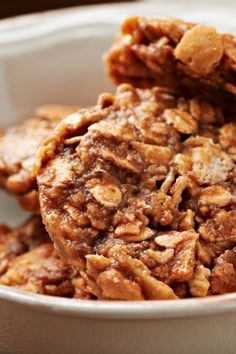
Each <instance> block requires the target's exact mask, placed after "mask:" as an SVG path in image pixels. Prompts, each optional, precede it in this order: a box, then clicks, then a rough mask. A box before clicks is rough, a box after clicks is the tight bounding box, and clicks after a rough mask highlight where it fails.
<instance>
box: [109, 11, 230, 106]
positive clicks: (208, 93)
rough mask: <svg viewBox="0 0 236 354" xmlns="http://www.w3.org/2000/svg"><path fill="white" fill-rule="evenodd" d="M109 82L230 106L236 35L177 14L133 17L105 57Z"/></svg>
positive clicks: (124, 23)
mask: <svg viewBox="0 0 236 354" xmlns="http://www.w3.org/2000/svg"><path fill="white" fill-rule="evenodd" d="M106 67H107V72H108V75H109V76H110V78H111V79H112V81H113V82H115V83H116V84H119V83H131V84H133V85H134V86H136V87H145V88H150V87H153V86H155V85H161V86H166V87H169V88H171V89H173V90H175V91H176V92H177V93H179V92H182V94H183V95H184V96H186V95H189V94H192V95H196V94H197V95H199V94H202V95H203V96H205V97H206V98H208V99H209V100H213V101H214V102H216V103H218V102H221V104H223V105H224V106H225V107H227V108H229V107H230V109H233V107H232V101H231V100H232V99H233V100H235V97H236V80H235V70H236V39H235V37H233V36H232V35H229V34H222V35H221V34H218V33H217V32H216V30H215V29H214V28H212V27H208V26H204V25H195V24H193V23H188V22H184V21H181V20H176V19H147V18H143V17H132V18H128V19H127V20H125V21H124V22H123V23H122V25H121V31H120V35H119V36H118V38H117V39H116V40H115V42H114V44H113V46H112V47H111V49H110V50H109V52H108V54H107V56H106Z"/></svg>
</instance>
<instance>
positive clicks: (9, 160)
mask: <svg viewBox="0 0 236 354" xmlns="http://www.w3.org/2000/svg"><path fill="white" fill-rule="evenodd" d="M77 109H78V107H73V106H42V107H39V108H38V109H37V110H36V112H35V117H34V118H31V119H27V120H25V121H23V122H21V123H19V124H17V125H15V126H12V127H9V128H8V129H6V131H5V132H3V133H2V134H1V136H0V185H1V186H2V188H4V189H6V190H7V191H8V192H9V193H11V194H13V195H15V196H16V197H17V198H18V201H19V202H20V204H21V206H22V207H23V208H24V209H25V210H28V211H31V212H33V213H39V203H38V192H37V185H36V179H35V178H34V177H33V176H32V168H33V164H34V155H35V153H36V150H37V148H38V147H39V145H40V143H41V142H42V140H43V139H45V138H46V137H47V136H48V135H49V134H50V133H51V131H52V130H53V129H54V128H55V126H56V125H57V124H58V122H59V121H60V120H61V119H62V118H63V117H65V116H66V115H68V114H71V113H72V112H75V111H76V110H77Z"/></svg>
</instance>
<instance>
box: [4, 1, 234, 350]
mask: <svg viewBox="0 0 236 354" xmlns="http://www.w3.org/2000/svg"><path fill="white" fill-rule="evenodd" d="M131 14H132V15H148V16H156V17H158V16H174V17H181V18H185V19H188V20H191V21H198V22H203V23H209V24H213V25H216V26H217V27H218V28H219V29H220V30H224V31H231V32H232V31H235V32H236V25H235V24H234V22H235V21H234V17H235V5H234V1H233V0H232V1H228V2H224V5H223V2H220V1H216V0H215V1H210V0H209V1H208V4H206V2H205V1H203V0H198V1H197V2H193V3H192V4H191V3H190V2H189V1H187V0H186V1H183V0H182V1H178V3H177V2H174V1H170V0H169V1H168V2H166V4H165V3H164V2H162V1H161V0H160V1H155V4H152V3H151V4H148V2H147V3H143V4H142V3H141V4H137V5H134V4H133V3H132V4H126V5H125V4H121V5H112V6H97V7H90V8H86V7H84V8H79V9H73V10H63V11H56V12H51V13H50V12H49V13H45V14H40V15H31V16H25V17H20V18H16V19H12V20H5V21H2V22H1V23H0V124H1V128H3V127H5V126H7V125H9V124H12V123H14V122H16V121H19V120H20V119H22V118H23V117H27V116H28V115H30V114H32V112H33V109H34V108H35V107H36V106H38V105H40V104H46V103H68V104H69V103H73V104H78V103H79V104H81V105H89V104H94V103H95V102H96V97H97V95H98V94H99V93H101V92H104V91H108V90H109V91H111V90H114V88H112V87H111V86H110V84H109V81H108V80H107V79H106V77H105V75H104V69H103V65H102V60H101V58H102V54H103V53H104V51H105V50H106V49H107V48H108V47H109V45H110V43H111V41H112V37H113V36H114V34H115V33H116V32H117V31H118V23H119V22H120V21H121V19H122V18H124V17H126V16H128V15H131ZM0 200H1V203H0V221H1V222H9V223H10V224H12V225H14V224H17V223H18V222H20V220H21V219H22V218H25V214H24V213H23V212H22V211H21V210H20V208H19V207H18V206H17V203H16V202H15V200H14V199H12V198H10V197H8V196H6V195H5V194H3V193H1V195H0ZM235 322H236V294H229V295H223V296H215V297H209V298H205V299H187V300H177V301H150V302H103V301H79V300H68V299H63V298H53V297H48V296H41V295H34V294H30V293H25V292H21V291H18V290H15V289H12V288H7V287H4V286H0V323H1V326H0V353H1V354H8V353H14V354H17V353H22V354H23V353H24V354H26V353H30V354H34V353H35V354H38V353H40V354H41V353H45V354H47V353H58V354H62V353H63V354H64V353H70V354H74V353H80V354H86V353H94V354H95V353H96V354H100V353H101V354H116V353H117V354H118V353H119V354H120V353H122V354H126V353H127V354H128V353H131V352H134V353H135V354H141V353H142V354H146V353H147V354H152V353H161V354H165V353H171V354H177V353H178V354H185V353H187V354H190V353H191V354H199V353H201V354H208V353H210V352H214V354H221V353H223V352H224V353H226V354H231V353H232V354H233V353H235V344H236V336H235Z"/></svg>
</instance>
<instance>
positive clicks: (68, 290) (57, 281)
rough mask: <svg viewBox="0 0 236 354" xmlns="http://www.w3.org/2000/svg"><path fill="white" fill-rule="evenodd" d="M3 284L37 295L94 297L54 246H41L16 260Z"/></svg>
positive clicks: (12, 262)
mask: <svg viewBox="0 0 236 354" xmlns="http://www.w3.org/2000/svg"><path fill="white" fill-rule="evenodd" d="M0 284H2V285H7V286H13V287H16V288H18V289H21V290H25V291H30V292H33V293H37V294H44V295H51V296H61V297H69V298H72V297H74V298H83V299H89V298H92V296H91V294H89V293H88V292H87V290H86V287H85V281H84V280H83V279H82V278H81V277H80V276H79V274H78V273H77V271H76V270H74V269H73V268H72V267H70V266H69V265H68V264H66V263H65V262H64V261H63V260H61V259H60V258H59V257H58V255H57V252H56V251H55V249H54V246H53V244H52V243H44V244H41V245H39V246H37V247H35V248H34V249H33V250H31V251H29V252H26V253H24V254H22V255H21V256H18V257H16V258H15V259H14V260H12V261H11V262H10V263H9V267H8V270H7V272H6V273H5V274H4V275H2V276H1V277H0Z"/></svg>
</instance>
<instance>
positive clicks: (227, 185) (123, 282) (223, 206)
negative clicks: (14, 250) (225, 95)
mask: <svg viewBox="0 0 236 354" xmlns="http://www.w3.org/2000/svg"><path fill="white" fill-rule="evenodd" d="M219 117H220V119H219ZM88 120H90V121H91V120H94V121H96V122H95V123H94V124H91V125H90V126H89V127H88V128H87V130H88V131H87V133H85V134H84V130H85V124H86V122H87V121H88ZM221 120H222V112H221V109H220V108H216V107H213V106H211V105H210V103H208V102H207V101H205V100H202V99H198V98H194V99H189V100H188V99H184V98H175V97H174V96H172V95H171V93H170V92H168V91H167V90H164V89H160V88H153V89H152V90H142V89H134V88H133V87H132V86H130V85H121V86H120V87H119V88H118V90H117V93H116V95H115V96H112V95H109V94H104V95H101V96H100V98H99V101H98V105H97V106H96V107H94V108H93V109H91V110H90V111H86V110H84V111H83V112H82V111H81V112H80V113H78V114H74V115H72V116H69V117H67V118H66V119H65V120H63V121H62V122H61V123H60V124H59V125H58V127H57V129H56V130H55V131H54V133H53V135H52V136H51V137H49V138H48V139H47V140H46V141H45V142H44V144H43V145H42V146H41V148H40V149H39V152H38V154H37V159H38V161H37V163H38V166H37V171H36V172H37V173H38V177H37V181H38V185H39V196H40V204H41V212H42V217H43V220H44V223H45V225H46V227H47V230H48V232H49V235H50V237H51V238H52V239H53V240H54V242H55V244H56V247H57V249H58V251H59V252H60V254H61V256H62V257H64V258H65V259H66V260H67V261H68V262H71V263H72V264H73V265H74V266H75V267H77V268H78V269H79V270H80V273H81V275H82V277H83V278H84V279H85V280H86V282H87V284H88V289H89V291H90V292H91V293H93V294H94V295H95V296H96V297H97V298H100V299H123V300H141V299H148V300H149V299H175V298H177V297H189V296H206V295H209V294H211V293H214V292H217V293H218V292H220V291H221V292H224V291H234V290H236V287H235V282H232V283H231V285H229V286H224V284H223V282H224V281H225V282H227V281H229V280H230V279H232V278H235V276H236V273H235V268H234V266H235V263H234V257H235V253H234V252H233V247H234V246H235V244H236V227H235V225H236V223H235V220H236V213H235V184H234V180H235V162H234V161H235V157H236V155H235V153H236V151H235V147H236V146H235V139H234V134H235V130H236V126H235V125H234V124H226V125H224V126H222V127H221V128H219V127H218V126H217V122H219V121H221ZM209 122H211V123H212V124H211V125H210V124H206V123H209ZM81 132H83V135H82V134H81ZM225 252H229V254H226V255H225ZM219 257H221V258H219ZM222 257H223V258H222ZM220 259H224V262H225V263H227V264H228V267H229V268H230V269H231V273H230V274H229V273H227V272H224V270H225V269H227V267H221V264H222V262H221V261H220ZM214 262H216V264H218V266H219V268H218V270H219V272H218V273H217V271H215V273H214ZM217 274H218V275H217ZM219 274H221V275H222V276H221V277H220V278H218V279H217V276H219ZM212 279H215V283H216V284H217V285H215V286H214V287H212V286H211V284H212ZM223 279H224V280H223ZM229 284H230V282H229Z"/></svg>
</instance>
